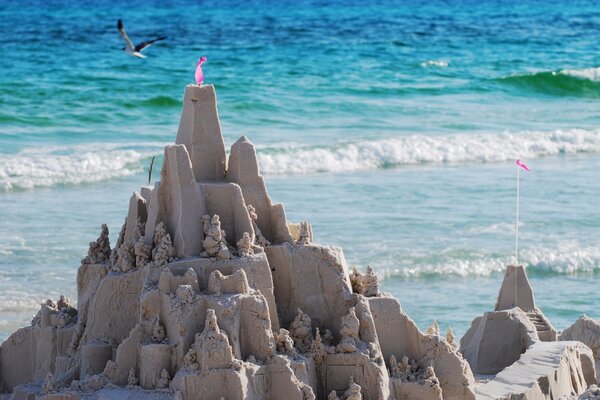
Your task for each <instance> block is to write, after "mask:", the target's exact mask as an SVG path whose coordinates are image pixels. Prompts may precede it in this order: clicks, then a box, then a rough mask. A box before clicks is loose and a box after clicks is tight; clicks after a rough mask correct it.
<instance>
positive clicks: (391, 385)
mask: <svg viewBox="0 0 600 400" xmlns="http://www.w3.org/2000/svg"><path fill="white" fill-rule="evenodd" d="M313 240H314V239H313V233H312V227H311V226H310V224H309V223H308V222H306V221H304V222H301V223H299V224H294V223H290V222H288V221H287V219H286V215H285V211H284V208H283V206H282V205H281V204H274V203H273V202H272V201H271V199H270V198H269V195H268V193H267V190H266V187H265V183H264V180H263V178H262V176H261V175H260V174H259V170H258V163H257V158H256V152H255V149H254V145H253V144H252V143H251V142H250V141H249V140H248V139H247V138H246V137H241V138H240V139H239V140H238V141H237V142H235V143H234V144H233V146H232V147H231V151H230V153H229V156H227V154H226V151H225V145H224V141H223V137H222V135H221V127H220V122H219V117H218V112H217V104H216V94H215V90H214V87H213V86H212V85H201V86H198V85H188V86H187V87H186V89H185V96H184V101H183V111H182V114H181V121H180V125H179V131H178V133H177V139H176V144H175V145H169V146H166V147H165V150H164V162H163V167H162V171H161V177H160V181H159V182H157V183H155V184H154V185H151V186H144V187H142V188H141V189H140V190H139V191H137V192H134V193H133V195H132V197H131V200H130V202H129V211H128V215H127V218H126V220H125V223H124V224H123V227H122V228H121V231H120V234H119V237H118V240H117V243H116V245H115V246H114V247H113V248H112V249H111V248H110V243H109V240H108V227H106V226H105V225H103V226H102V231H101V235H100V238H99V239H98V240H97V241H95V242H92V243H90V248H89V252H88V255H87V257H86V258H84V259H83V260H82V264H81V266H80V268H79V271H78V276H77V295H78V309H77V310H76V309H75V308H73V307H72V306H71V305H70V304H69V302H68V301H67V300H66V299H64V298H61V299H60V300H59V301H58V302H57V303H56V304H55V303H54V302H52V301H48V302H46V303H44V304H43V305H42V308H41V310H40V312H39V313H38V315H37V316H36V317H35V318H34V319H33V321H32V324H31V326H28V327H25V328H22V329H20V330H18V331H17V332H15V333H14V334H13V335H12V336H10V338H9V339H8V340H7V341H5V342H4V343H3V344H2V346H1V349H0V350H1V352H0V380H1V383H2V387H3V390H4V392H6V393H12V396H13V398H15V399H33V398H40V399H48V400H50V399H52V400H59V399H64V400H66V399H79V398H86V399H94V398H96V399H112V398H114V399H117V398H118V399H125V398H126V399H145V398H152V399H184V400H188V399H207V400H212V399H215V400H219V399H257V400H258V399H290V400H294V399H297V400H308V399H331V400H333V399H344V400H357V399H365V400H387V399H396V400H400V399H424V400H429V399H432V400H433V399H436V400H437V399H444V400H471V399H476V398H495V397H493V396H495V393H500V394H501V395H502V396H505V395H506V394H507V393H508V395H511V393H516V395H518V396H521V393H522V391H519V390H520V387H518V388H517V389H516V390H512V389H510V390H512V391H509V392H507V393H505V392H506V391H502V389H498V388H495V387H493V386H494V384H495V383H498V385H501V384H506V382H505V381H502V380H501V379H499V378H498V377H500V376H501V375H502V374H503V373H505V372H506V371H508V370H510V369H511V368H513V367H514V368H516V369H517V372H516V374H518V375H519V374H521V370H519V369H518V368H519V366H518V365H517V366H516V367H515V365H516V364H518V362H521V360H522V358H523V357H521V355H522V353H523V352H524V355H525V356H527V355H530V354H534V355H535V354H538V353H540V354H544V355H546V354H550V355H552V356H556V357H555V358H556V360H554V359H553V360H550V361H547V364H548V365H545V366H544V367H545V368H546V370H544V371H546V372H547V373H546V375H544V374H541V375H540V376H542V375H543V376H542V378H544V379H546V381H544V382H548V383H547V386H548V387H551V389H548V387H545V388H544V387H542V386H543V383H540V382H542V380H543V379H542V378H540V379H538V376H537V375H536V376H535V377H531V376H528V377H526V378H524V379H534V381H535V382H534V386H535V385H537V388H539V390H538V392H540V393H542V395H543V396H546V395H547V396H546V397H527V396H529V395H528V394H526V395H525V397H518V398H528V399H529V398H531V399H534V398H535V399H537V398H550V397H548V396H550V394H548V393H552V395H553V396H556V394H562V393H563V392H565V393H564V394H580V393H583V392H584V391H585V390H586V389H587V387H588V386H589V385H591V384H592V383H594V382H595V370H594V365H593V354H592V352H591V350H590V349H589V348H588V347H587V346H585V345H584V344H582V343H580V342H557V341H555V340H556V339H557V334H556V331H554V330H553V329H551V326H550V325H549V323H547V320H546V319H545V317H544V316H543V314H542V313H541V311H539V310H538V309H537V308H535V305H534V303H533V297H532V295H531V299H529V297H527V295H526V294H527V293H526V292H527V288H529V291H531V290H530V287H529V285H528V283H527V288H526V287H525V286H523V285H522V276H521V275H519V274H520V272H519V270H518V269H516V270H515V271H516V273H517V275H515V276H516V278H515V282H516V284H515V286H514V287H515V288H516V292H515V293H516V294H518V296H517V295H516V294H515V296H514V297H511V296H510V293H509V292H510V290H509V287H511V288H512V286H510V282H508V283H506V282H507V280H506V279H505V283H506V285H507V286H506V288H504V287H503V289H502V290H501V296H500V298H499V304H498V306H497V307H496V308H497V310H496V311H494V312H493V313H488V314H486V315H485V316H484V317H482V318H479V319H477V320H476V321H474V323H473V327H472V328H471V330H470V331H469V332H467V334H466V335H465V338H463V340H461V345H462V346H461V349H460V351H459V350H458V349H457V346H456V344H455V343H454V336H453V335H452V332H451V331H450V330H449V331H448V333H447V335H446V338H443V337H441V335H440V332H439V327H437V328H436V327H434V328H432V330H430V331H429V332H428V333H422V332H421V331H420V330H419V328H418V327H417V325H416V324H415V323H414V322H413V321H412V320H411V319H410V318H409V317H408V316H407V315H406V314H405V313H404V311H403V310H402V308H401V307H400V303H399V302H398V300H396V299H395V298H393V297H391V296H390V295H388V294H386V293H384V292H382V291H381V289H380V287H379V283H378V281H377V277H376V275H375V274H374V273H373V270H372V269H371V268H368V269H367V271H366V273H364V274H362V273H361V272H359V271H358V270H356V269H355V270H353V271H350V270H349V268H348V266H347V264H346V261H345V259H344V255H343V252H342V250H341V249H340V248H336V247H331V246H324V245H320V244H317V243H314V241H313ZM511 273H513V272H511ZM522 275H523V276H524V272H523V274H522ZM508 276H509V274H508V272H507V279H508ZM525 280H526V277H525ZM523 293H525V295H524V294H523ZM514 307H517V308H514ZM518 307H520V308H518ZM498 318H503V321H506V322H499V321H497V319H498ZM582 329H583V328H582ZM498 330H506V331H507V332H508V334H506V335H500V336H502V337H501V338H500V339H498V335H497V334H495V333H494V332H496V333H497V332H498ZM587 331H590V330H589V329H588V330H586V332H587ZM592 336H593V334H590V337H592ZM570 338H571V339H573V338H574V337H570ZM490 340H491V342H490ZM501 340H505V341H506V343H504V342H502V343H501ZM590 340H591V339H590ZM594 340H595V339H594ZM496 343H500V347H494V346H495V344H496ZM515 343H516V345H515ZM504 348H506V349H508V350H510V351H502V349H504ZM515 349H516V350H515ZM461 352H462V353H461ZM463 354H464V357H463ZM486 354H490V355H491V356H486ZM486 357H488V358H486ZM490 357H491V358H490ZM494 357H495V358H494ZM519 357H521V360H519ZM533 358H535V357H533ZM517 360H519V361H517ZM554 361H556V362H554ZM590 363H591V364H590ZM469 364H470V366H469ZM471 368H473V370H475V371H476V372H477V373H478V374H484V373H485V374H498V375H497V376H496V378H495V379H492V380H490V381H489V382H488V383H485V384H481V383H480V384H478V383H477V382H476V379H475V376H474V374H473V373H472V372H471V371H472V370H471ZM555 371H557V372H556V373H557V374H559V375H560V376H559V377H558V378H557V379H555V380H552V379H553V377H554V375H552V374H553V373H554V372H555ZM509 372H510V371H509ZM557 376H558V375H557ZM567 377H568V378H569V379H570V380H569V382H566V379H567ZM563 378H564V379H563ZM555 381H556V382H555ZM563 381H564V382H563ZM573 382H575V383H573ZM561 385H562V386H561ZM509 386H510V385H509ZM567 386H568V388H567ZM490 387H491V388H490ZM481 388H483V389H481ZM534 389H535V388H534ZM532 390H533V389H532ZM569 390H570V391H571V392H572V393H567V391H569ZM538 392H535V395H537V393H538ZM490 393H492V394H490ZM531 393H534V392H533V391H532V392H531ZM7 396H8V395H7ZM531 396H533V395H531ZM506 398H508V397H506ZM511 398H513V397H511ZM514 398H517V397H514ZM553 398H557V397H553Z"/></svg>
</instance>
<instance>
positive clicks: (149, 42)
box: [134, 36, 167, 51]
mask: <svg viewBox="0 0 600 400" xmlns="http://www.w3.org/2000/svg"><path fill="white" fill-rule="evenodd" d="M166 38H167V37H166V36H161V37H159V38H156V39H152V40H146V41H145V42H142V43H139V44H137V45H136V46H135V49H134V50H135V51H142V50H144V49H145V48H146V47H150V46H152V43H154V42H158V41H159V40H165V39H166Z"/></svg>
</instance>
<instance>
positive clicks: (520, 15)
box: [0, 0, 600, 340]
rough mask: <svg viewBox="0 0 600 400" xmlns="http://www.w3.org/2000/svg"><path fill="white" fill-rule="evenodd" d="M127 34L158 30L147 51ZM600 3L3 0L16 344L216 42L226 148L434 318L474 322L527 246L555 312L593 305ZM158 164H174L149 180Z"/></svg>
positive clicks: (105, 219)
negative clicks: (250, 148)
mask: <svg viewBox="0 0 600 400" xmlns="http://www.w3.org/2000/svg"><path fill="white" fill-rule="evenodd" d="M118 18H122V19H123V22H124V24H125V28H126V30H127V32H128V33H129V35H130V36H131V37H132V39H133V41H134V42H140V41H142V40H146V39H150V38H153V37H155V36H159V35H166V36H168V38H167V39H166V40H165V41H162V42H159V43H157V44H155V45H154V46H152V47H150V48H148V49H147V50H146V51H145V53H146V55H147V56H148V58H147V59H145V60H140V59H135V58H131V57H128V56H127V55H126V54H124V53H123V52H122V51H121V48H122V47H123V42H122V40H121V38H120V37H119V35H118V33H117V30H116V21H117V19H118ZM599 34H600V5H599V4H597V3H596V2H593V1H580V2H554V3H552V4H549V3H547V4H543V3H540V2H533V1H518V2H517V1H514V2H513V1H478V2H475V1H466V0H457V1H455V2H446V1H427V2H425V1H423V2H418V1H417V2H415V1H410V2H408V1H403V2H387V1H386V2H377V1H373V2H353V1H338V2H323V1H294V2H266V1H250V2H239V1H218V2H217V1H209V2H191V1H178V2H161V1H143V2H142V1H130V2H127V4H126V5H124V4H121V3H118V2H112V1H108V2H90V1H85V2H63V1H50V2H48V1H44V2H42V1H37V0H33V1H30V2H26V3H23V2H12V1H6V0H0V38H1V39H2V40H0V221H1V222H0V340H3V339H5V338H6V337H8V335H9V334H10V333H11V332H13V331H14V330H16V329H17V328H18V327H21V326H24V325H26V324H28V323H29V322H30V320H31V318H32V317H33V315H34V314H35V313H36V311H37V310H38V308H39V303H40V302H41V301H43V300H44V299H46V298H54V299H56V298H57V297H58V296H59V294H65V295H66V296H67V297H70V298H72V299H75V298H76V274H77V268H78V266H79V262H80V260H81V258H83V257H84V256H85V255H86V252H87V246H88V243H89V242H90V241H92V240H95V239H96V237H97V236H98V234H99V231H100V225H101V224H102V223H107V224H108V225H109V229H110V230H111V239H112V242H113V243H114V242H115V241H116V235H117V234H118V231H119V229H120V226H121V224H122V222H123V219H124V217H125V215H126V213H127V206H128V199H129V197H130V195H131V193H132V191H133V190H135V189H137V188H139V187H140V186H141V185H144V184H145V183H146V180H147V172H146V169H147V167H148V165H149V163H150V160H151V158H152V157H153V156H158V157H157V164H156V165H155V171H158V170H159V168H160V164H161V162H162V155H161V154H162V148H163V147H164V146H165V145H167V144H170V143H173V142H174V140H175V136H176V132H177V126H178V122H179V114H180V111H181V100H182V96H183V89H184V86H185V85H186V84H188V83H191V82H192V81H193V79H194V78H193V76H194V68H195V64H196V61H197V59H198V58H199V57H200V56H201V55H203V56H206V57H207V58H208V61H207V63H206V64H205V65H204V72H205V80H206V82H207V83H212V84H214V85H215V88H216V90H217V96H218V99H219V112H220V117H221V123H222V129H223V133H224V136H225V140H226V145H227V146H230V145H231V144H232V143H233V142H234V141H235V140H237V138H238V137H239V136H241V135H246V136H247V137H249V138H250V139H251V140H252V141H253V142H254V143H255V144H256V146H257V151H258V157H259V162H260V166H261V171H262V173H263V174H264V176H265V179H266V181H267V188H268V190H269V192H270V194H271V197H272V198H273V199H274V201H277V202H282V203H284V204H285V207H286V212H287V215H288V219H290V220H291V221H301V220H308V221H309V222H310V223H311V224H312V226H313V231H314V233H315V238H316V240H317V241H318V242H320V243H325V244H332V245H337V246H341V247H343V249H344V253H345V255H346V258H347V261H348V263H349V265H350V266H357V267H358V268H359V269H364V268H366V267H367V265H371V266H372V267H373V268H374V269H375V271H376V272H377V274H378V275H379V276H380V278H381V280H382V289H383V290H384V291H386V292H389V293H391V294H392V295H394V296H395V297H397V298H398V299H399V300H400V302H401V304H402V307H403V308H404V309H405V311H406V312H407V313H408V314H409V315H410V316H411V317H412V318H413V319H414V320H415V321H416V322H417V323H418V324H419V326H420V327H421V328H422V329H425V328H426V327H427V325H429V324H430V323H431V322H432V321H433V319H436V320H437V321H438V322H439V323H440V325H441V327H442V329H443V330H445V329H446V326H448V325H451V326H452V328H453V330H454V332H455V333H456V334H457V335H458V336H460V335H462V334H463V333H464V332H465V331H466V329H467V328H468V327H469V325H470V322H471V320H472V319H473V318H474V317H476V316H478V315H481V314H482V313H483V312H484V311H489V310H491V309H493V307H494V304H495V301H496V297H497V294H498V290H499V288H500V284H501V281H502V277H503V271H504V267H505V266H506V265H507V264H510V263H512V262H514V224H515V222H514V220H515V201H516V200H515V195H516V182H515V181H516V166H515V162H514V161H515V160H516V159H517V158H520V159H522V160H524V161H525V162H526V163H527V164H528V165H529V167H530V168H531V172H529V173H526V172H523V173H522V174H521V224H520V244H519V246H520V256H519V257H520V262H521V263H523V264H524V265H526V266H527V271H528V274H529V278H530V281H531V284H532V286H533V288H534V291H535V295H536V300H537V303H538V306H539V307H541V309H542V310H543V311H544V313H545V314H546V315H547V316H548V317H549V318H550V320H551V321H552V322H553V324H554V325H555V327H556V328H558V329H564V328H566V327H568V326H569V325H570V324H571V323H572V322H574V321H575V320H576V319H577V318H578V317H579V316H580V315H581V314H583V313H586V314H588V315H589V316H590V317H593V318H600V311H599V308H598V303H599V301H600V293H599V292H598V291H597V287H598V284H599V283H600V201H599V200H598V199H599V195H600V60H599V59H598V54H600V41H599V40H598V37H599ZM155 176H158V174H156V175H155Z"/></svg>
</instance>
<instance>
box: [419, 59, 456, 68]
mask: <svg viewBox="0 0 600 400" xmlns="http://www.w3.org/2000/svg"><path fill="white" fill-rule="evenodd" d="M448 64H449V63H448V61H444V60H427V61H424V62H422V63H421V67H438V68H446V67H447V66H448Z"/></svg>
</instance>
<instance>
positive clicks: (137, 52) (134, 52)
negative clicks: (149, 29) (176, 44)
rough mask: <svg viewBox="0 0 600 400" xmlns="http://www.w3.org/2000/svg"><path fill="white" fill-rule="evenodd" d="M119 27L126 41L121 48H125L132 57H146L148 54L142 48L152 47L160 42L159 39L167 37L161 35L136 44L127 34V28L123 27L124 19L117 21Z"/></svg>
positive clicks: (120, 33)
mask: <svg viewBox="0 0 600 400" xmlns="http://www.w3.org/2000/svg"><path fill="white" fill-rule="evenodd" d="M117 29H118V30H119V35H121V37H122V38H123V40H124V41H125V46H126V47H123V48H122V49H121V50H123V51H124V52H125V53H127V54H129V55H130V56H132V57H138V58H146V56H145V55H143V54H142V53H141V51H142V50H144V49H145V48H146V47H150V46H151V45H152V44H153V43H154V42H158V41H159V40H165V39H166V38H167V37H166V36H161V37H159V38H156V39H153V40H146V41H145V42H142V43H138V44H137V45H135V46H134V45H133V42H132V41H131V39H129V36H127V32H125V28H123V21H121V20H119V21H118V22H117Z"/></svg>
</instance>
